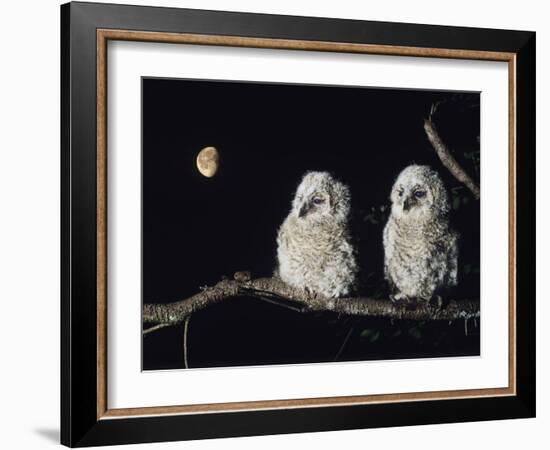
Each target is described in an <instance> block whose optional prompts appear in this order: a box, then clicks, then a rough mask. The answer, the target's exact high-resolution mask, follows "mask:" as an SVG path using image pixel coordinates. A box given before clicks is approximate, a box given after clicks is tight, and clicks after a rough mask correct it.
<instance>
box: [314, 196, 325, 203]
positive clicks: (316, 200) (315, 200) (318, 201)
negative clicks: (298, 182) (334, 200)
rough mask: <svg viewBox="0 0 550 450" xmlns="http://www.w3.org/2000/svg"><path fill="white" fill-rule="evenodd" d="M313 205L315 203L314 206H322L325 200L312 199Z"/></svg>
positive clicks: (319, 198)
mask: <svg viewBox="0 0 550 450" xmlns="http://www.w3.org/2000/svg"><path fill="white" fill-rule="evenodd" d="M312 201H313V203H315V204H316V205H322V204H323V203H325V199H324V198H321V197H313V200H312Z"/></svg>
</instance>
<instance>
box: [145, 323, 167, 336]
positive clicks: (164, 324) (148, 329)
mask: <svg viewBox="0 0 550 450" xmlns="http://www.w3.org/2000/svg"><path fill="white" fill-rule="evenodd" d="M171 325H173V324H171V323H159V324H158V325H155V326H153V327H150V328H147V329H146V330H143V335H144V336H145V335H147V334H149V333H152V332H153V331H157V330H160V329H161V328H165V327H169V326H171Z"/></svg>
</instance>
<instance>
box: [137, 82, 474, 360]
mask: <svg viewBox="0 0 550 450" xmlns="http://www.w3.org/2000/svg"><path fill="white" fill-rule="evenodd" d="M441 100H443V101H444V103H443V104H442V105H441V106H440V108H439V110H438V111H439V112H438V114H437V116H436V121H437V124H438V128H439V130H440V133H441V135H442V137H443V138H444V140H445V141H446V142H447V144H448V145H449V147H451V148H452V149H453V150H454V151H455V156H456V157H457V158H460V157H461V155H462V154H463V153H464V152H466V151H472V150H475V149H477V148H478V147H479V144H478V139H477V138H478V136H479V94H477V93H469V94H466V93H451V92H436V91H418V90H416V91H410V90H395V89H391V90H390V89H369V88H357V87H327V86H305V85H282V84H259V83H241V82H226V81H224V82H214V81H198V80H173V79H170V80H168V79H151V78H144V79H143V111H142V113H143V149H142V151H143V224H142V225H143V301H144V302H146V303H154V302H158V303H165V302H172V301H176V300H180V299H183V298H186V297H188V296H190V295H193V294H194V293H196V292H197V291H198V290H199V288H200V287H201V286H205V285H213V284H215V283H216V282H217V281H219V280H220V279H221V277H222V275H227V276H231V275H232V274H233V273H234V272H235V271H237V270H251V271H252V272H253V274H254V275H255V276H266V275H267V276H269V275H271V273H272V271H273V268H274V266H275V254H276V244H275V238H276V233H277V228H278V227H279V225H280V224H281V223H282V221H283V220H284V218H285V217H286V215H287V214H288V212H289V210H290V202H291V200H292V196H293V193H294V190H295V189H296V186H297V184H298V182H299V181H300V179H301V177H302V175H303V174H304V172H306V171H307V170H328V171H330V172H332V173H333V174H334V175H336V176H337V177H338V178H340V179H341V180H342V181H344V182H345V183H347V184H348V185H349V186H350V188H351V192H352V197H353V203H354V208H353V211H354V212H355V217H354V223H355V224H356V225H358V230H360V232H361V233H360V234H361V237H362V241H361V251H362V262H363V265H362V267H363V270H362V275H363V277H364V278H366V279H367V280H368V281H367V282H366V283H365V285H364V292H365V294H367V295H373V294H374V293H376V294H377V295H379V296H387V292H384V289H383V286H384V284H383V280H382V267H383V252H382V247H381V238H382V227H383V223H382V222H380V223H371V222H370V221H365V220H364V218H365V216H366V215H368V214H369V212H370V211H371V208H372V207H376V208H378V207H380V206H382V205H387V204H388V196H389V192H390V189H391V186H392V184H393V181H394V179H395V177H396V176H397V174H398V173H399V172H400V171H401V170H402V169H403V168H404V167H405V166H407V165H408V164H411V163H418V164H429V165H431V166H432V167H434V168H435V169H437V170H438V171H439V172H440V174H441V176H442V178H443V179H444V181H445V182H446V184H447V186H448V187H449V188H453V187H460V184H459V183H458V182H457V181H456V180H454V179H453V178H452V177H450V176H449V174H448V172H447V170H446V169H445V168H444V167H442V165H441V163H440V161H439V160H438V158H437V156H436V155H435V152H434V151H433V149H432V148H431V146H430V144H429V142H428V141H427V139H426V137H425V134H424V131H423V127H422V125H423V119H424V118H425V117H426V116H427V114H428V112H429V110H430V106H431V104H432V102H434V101H441ZM206 146H215V147H217V148H218V150H219V151H220V155H221V166H220V171H219V172H218V174H217V175H216V176H215V177H213V178H211V179H207V178H205V177H203V176H202V175H200V173H199V172H198V171H197V169H196V164H195V159H196V156H197V153H198V152H199V151H200V149H202V148H204V147H206ZM461 163H462V164H463V165H464V167H465V168H466V170H467V171H468V172H469V173H471V174H472V175H475V171H474V168H473V167H472V166H469V165H468V164H469V162H468V161H461ZM461 192H463V193H464V195H467V193H466V192H464V190H462V191H461ZM451 220H452V223H453V225H454V226H455V227H456V228H457V229H458V230H459V231H460V233H461V235H462V239H461V243H460V252H461V253H460V259H459V265H460V272H459V282H460V284H459V288H458V289H457V290H456V292H454V294H455V295H456V296H460V297H464V298H466V297H468V298H479V274H478V273H473V274H472V273H468V274H466V273H464V270H463V267H464V266H465V265H466V264H468V265H469V266H472V265H473V266H477V267H479V229H480V223H479V203H478V202H475V201H473V200H472V201H471V202H469V203H468V205H466V206H464V207H461V208H459V209H456V210H453V214H452V216H451ZM381 287H382V288H381ZM365 330H367V333H365ZM377 333H378V338H377V339H376V340H373V337H374V335H375V334H377ZM348 335H349V338H348V339H347V340H346V336H348ZM344 341H346V345H345V346H344V347H343V348H342V344H343V342H344ZM371 341H372V342H371ZM182 343H183V331H182V327H171V328H167V329H163V330H160V331H158V332H155V333H152V334H151V335H148V336H147V337H145V338H144V340H143V368H144V369H146V370H147V369H169V368H181V367H183V351H182ZM476 354H479V328H476V327H473V326H472V325H471V324H470V327H469V333H468V335H467V336H466V335H465V333H464V324H463V323H458V322H455V323H453V324H451V325H450V324H448V323H446V322H445V323H440V322H436V323H431V324H420V326H419V324H416V323H403V322H401V323H391V322H390V321H389V320H379V319H361V318H346V317H338V316H336V315H334V314H330V313H319V314H308V315H301V314H297V313H294V312H292V311H289V310H286V309H283V308H281V307H277V306H274V305H271V304H264V303H262V302H260V301H258V300H257V299H234V300H231V301H228V302H225V303H223V304H220V305H215V306H212V307H210V308H208V309H206V310H203V311H200V312H198V313H196V314H194V315H193V317H192V319H191V321H190V328H189V363H190V366H191V367H209V366H232V365H249V364H254V365H258V364H285V363H306V362H323V361H332V360H334V359H335V357H336V356H337V355H338V359H339V360H365V359H380V358H384V359H391V358H407V357H409V358H410V357H426V356H451V355H476Z"/></svg>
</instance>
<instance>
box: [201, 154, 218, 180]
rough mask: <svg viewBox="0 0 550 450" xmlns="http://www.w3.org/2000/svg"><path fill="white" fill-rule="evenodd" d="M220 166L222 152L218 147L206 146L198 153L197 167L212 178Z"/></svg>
mask: <svg viewBox="0 0 550 450" xmlns="http://www.w3.org/2000/svg"><path fill="white" fill-rule="evenodd" d="M219 167H220V154H219V153H218V150H217V149H216V147H205V148H203V149H202V150H201V151H200V152H199V154H198V155H197V169H199V172H200V173H201V174H202V175H204V176H205V177H207V178H212V177H213V176H214V175H216V172H218V169H219Z"/></svg>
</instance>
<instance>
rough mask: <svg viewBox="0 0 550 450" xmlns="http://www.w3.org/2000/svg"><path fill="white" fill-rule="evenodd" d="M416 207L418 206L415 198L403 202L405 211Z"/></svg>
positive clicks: (408, 198)
mask: <svg viewBox="0 0 550 450" xmlns="http://www.w3.org/2000/svg"><path fill="white" fill-rule="evenodd" d="M414 205H416V199H415V198H414V197H412V196H411V197H407V198H406V199H405V201H404V202H403V211H408V210H410V209H411V208H412V207H413V206H414Z"/></svg>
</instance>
